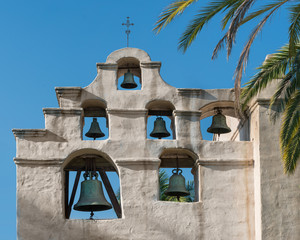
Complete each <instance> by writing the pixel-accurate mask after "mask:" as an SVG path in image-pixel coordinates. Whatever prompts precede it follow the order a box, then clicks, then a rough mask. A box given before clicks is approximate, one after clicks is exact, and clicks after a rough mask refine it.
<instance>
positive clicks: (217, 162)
mask: <svg viewBox="0 0 300 240" xmlns="http://www.w3.org/2000/svg"><path fill="white" fill-rule="evenodd" d="M195 164H199V165H201V166H253V165H254V160H253V159H226V160H222V159H207V158H206V159H201V160H200V159H198V160H197V161H196V163H195Z"/></svg>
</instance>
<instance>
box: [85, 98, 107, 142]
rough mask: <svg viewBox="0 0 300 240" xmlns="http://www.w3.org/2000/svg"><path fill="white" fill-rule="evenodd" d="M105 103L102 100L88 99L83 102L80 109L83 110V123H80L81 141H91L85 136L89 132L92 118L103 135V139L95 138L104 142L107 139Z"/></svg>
mask: <svg viewBox="0 0 300 240" xmlns="http://www.w3.org/2000/svg"><path fill="white" fill-rule="evenodd" d="M106 106H107V104H106V102H105V101H104V100H102V99H88V100H85V101H84V102H83V103H82V104H81V107H82V108H83V115H84V117H83V122H82V139H83V140H92V139H90V138H87V137H86V136H85V134H86V133H87V132H88V131H89V129H90V126H91V123H92V121H93V119H94V118H96V119H97V122H98V123H99V127H100V129H101V131H102V132H103V133H104V134H105V136H104V137H101V138H97V139H99V140H104V139H107V138H108V137H109V125H108V117H107V112H106Z"/></svg>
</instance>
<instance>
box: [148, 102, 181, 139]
mask: <svg viewBox="0 0 300 240" xmlns="http://www.w3.org/2000/svg"><path fill="white" fill-rule="evenodd" d="M146 109H148V117H147V138H149V139H157V138H158V139H160V138H159V137H155V136H154V135H153V132H154V131H155V125H156V124H157V123H158V124H159V125H160V126H163V125H165V128H166V131H167V133H169V136H166V137H164V136H163V137H162V138H166V139H176V134H175V121H174V116H173V111H174V110H175V107H174V105H173V104H172V103H171V102H169V101H165V100H153V101H151V102H149V103H148V104H147V105H146ZM161 119H162V120H161ZM156 120H159V121H157V122H156ZM155 122H156V123H155ZM156 126H157V125H156ZM165 135H168V134H165ZM158 136H159V134H158Z"/></svg>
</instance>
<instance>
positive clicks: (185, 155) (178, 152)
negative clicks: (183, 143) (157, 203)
mask: <svg viewBox="0 0 300 240" xmlns="http://www.w3.org/2000/svg"><path fill="white" fill-rule="evenodd" d="M197 159H198V156H197V155H196V154H195V153H193V152H192V151H190V150H188V149H183V148H172V149H165V150H164V151H163V152H162V154H161V155H160V160H161V164H160V167H159V190H160V194H159V200H161V201H176V202H197V201H199V182H200V179H199V178H200V174H199V171H198V170H199V169H198V165H197V164H195V163H196V160H197ZM177 169H180V170H181V171H182V172H181V171H180V172H179V174H181V175H182V176H183V177H184V179H185V189H183V190H182V188H179V192H185V191H187V192H188V195H186V196H184V195H185V194H183V196H179V197H178V196H175V195H176V194H178V193H177V190H175V191H174V189H177V187H176V186H175V187H174V185H172V183H171V181H172V180H171V176H173V175H176V174H178V173H177V171H176V170H177ZM174 170H175V171H174ZM176 177H177V175H176ZM170 183H171V185H170ZM170 192H171V193H170ZM173 193H174V194H173ZM179 194H180V193H179Z"/></svg>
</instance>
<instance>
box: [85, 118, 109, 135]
mask: <svg viewBox="0 0 300 240" xmlns="http://www.w3.org/2000/svg"><path fill="white" fill-rule="evenodd" d="M85 136H87V137H89V138H94V140H95V139H96V138H100V137H104V136H105V134H104V133H103V132H102V131H101V129H100V126H99V123H98V122H97V118H93V122H92V123H91V127H90V130H89V131H88V132H87V133H86V134H85Z"/></svg>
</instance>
